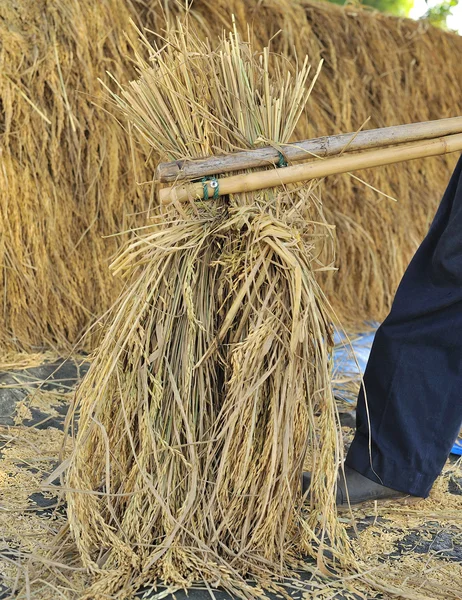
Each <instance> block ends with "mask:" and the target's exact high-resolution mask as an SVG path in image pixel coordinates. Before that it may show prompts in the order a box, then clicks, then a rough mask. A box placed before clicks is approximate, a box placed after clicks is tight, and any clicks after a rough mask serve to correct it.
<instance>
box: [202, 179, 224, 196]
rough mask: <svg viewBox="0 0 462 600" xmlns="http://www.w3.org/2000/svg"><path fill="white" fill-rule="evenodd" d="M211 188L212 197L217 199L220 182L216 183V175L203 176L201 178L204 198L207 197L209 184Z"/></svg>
mask: <svg viewBox="0 0 462 600" xmlns="http://www.w3.org/2000/svg"><path fill="white" fill-rule="evenodd" d="M209 183H210V187H211V188H212V189H213V199H214V200H218V198H219V197H220V184H219V183H218V179H217V178H216V177H203V178H202V187H203V189H204V200H208V199H209V185H208V184H209Z"/></svg>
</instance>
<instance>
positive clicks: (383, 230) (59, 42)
mask: <svg viewBox="0 0 462 600" xmlns="http://www.w3.org/2000/svg"><path fill="white" fill-rule="evenodd" d="M190 4H191V11H190V12H191V18H192V22H193V23H195V25H194V26H195V28H196V31H197V32H198V33H199V34H200V35H201V36H203V37H205V36H209V37H210V38H211V39H216V38H217V36H219V35H220V34H221V32H222V29H223V28H226V27H229V24H230V19H231V14H235V15H236V21H237V27H238V29H239V30H240V31H241V32H244V33H245V32H246V30H247V26H248V25H249V24H250V26H251V27H252V29H253V30H254V44H255V47H260V48H261V47H263V46H264V45H266V44H267V43H268V40H269V39H270V38H271V37H272V36H275V37H274V39H273V41H272V47H273V49H274V50H275V51H277V52H280V53H283V54H285V55H286V56H287V57H288V58H289V60H290V63H291V64H293V62H294V61H295V60H303V58H302V57H304V56H305V55H308V56H309V57H310V61H311V62H312V63H313V64H315V63H317V62H318V60H319V59H320V58H324V61H325V62H324V68H323V71H322V73H321V76H320V78H319V80H318V84H317V86H316V87H315V89H314V91H313V94H312V97H311V100H310V104H309V113H308V117H307V118H305V117H302V118H301V119H300V121H299V123H298V124H297V127H296V129H295V131H294V134H293V136H292V138H305V137H312V136H316V135H324V134H335V133H339V132H347V131H354V130H356V129H358V128H359V127H361V126H362V125H363V124H364V123H365V122H366V120H367V119H368V118H369V117H370V120H369V121H367V123H366V125H365V126H366V127H381V126H385V125H395V124H400V123H407V122H415V121H423V120H428V119H436V118H442V117H449V116H455V115H459V114H460V113H461V101H460V98H461V97H462V94H461V91H462V90H461V82H462V64H461V61H460V60H459V57H460V54H461V51H462V40H461V38H460V37H459V36H456V35H453V34H449V33H444V32H442V31H440V30H438V29H435V28H432V27H428V26H427V25H425V24H424V23H415V22H412V21H410V20H399V19H396V18H391V17H387V16H384V15H381V14H378V13H372V12H369V11H362V10H360V9H358V8H356V7H354V8H352V7H350V8H345V9H344V8H341V7H337V6H334V5H332V4H330V3H327V2H326V3H324V2H320V3H315V2H307V1H306V0H291V1H289V0H265V2H260V1H259V0H248V1H246V2H243V1H242V0H229V1H226V2H224V1H220V0H217V1H216V2H209V1H205V0H194V1H193V2H192V3H190ZM160 5H162V7H164V8H165V10H166V11H167V13H168V15H165V14H164V13H163V12H162V10H161V9H160ZM183 12H184V9H183V8H181V5H180V4H177V3H175V2H173V1H169V2H162V3H157V2H156V1H155V0H152V2H150V3H146V2H142V3H141V2H140V3H131V2H128V0H104V1H102V2H89V1H88V0H85V1H82V2H79V3H77V2H75V1H74V0H62V2H60V3H59V5H57V4H53V3H49V2H45V1H43V0H40V1H37V0H19V1H18V2H16V3H15V5H14V8H13V7H12V5H11V4H10V3H3V4H2V6H1V7H0V16H1V20H0V23H1V25H0V27H1V29H0V38H1V40H2V50H1V54H0V61H1V62H0V64H1V70H0V100H1V102H2V105H3V112H2V114H1V117H0V118H1V119H2V125H1V126H2V144H3V152H2V161H3V162H2V169H1V172H0V228H1V231H2V236H1V237H0V268H1V269H2V276H1V277H0V295H1V297H2V319H0V342H1V344H2V347H3V348H5V347H6V346H16V347H17V346H20V347H22V348H26V349H27V348H30V346H34V345H41V344H44V343H46V344H49V345H50V344H51V345H58V346H64V345H66V344H67V343H75V342H76V341H77V340H78V339H79V337H80V335H81V332H82V331H83V330H84V329H85V328H86V327H87V326H88V325H89V324H90V323H92V322H93V321H94V320H95V318H96V317H98V316H100V315H101V314H102V313H103V312H104V311H105V310H106V309H107V308H108V307H109V306H110V305H111V303H112V302H113V301H114V300H115V298H117V295H118V293H119V291H120V282H119V281H118V280H117V279H114V278H113V277H112V276H111V275H110V272H109V269H108V264H109V262H110V260H109V259H110V257H111V256H112V255H113V253H114V252H115V250H116V249H117V247H118V245H119V244H120V238H106V239H102V236H103V235H108V234H112V233H114V232H115V231H119V230H121V229H124V228H125V227H126V225H127V219H128V218H129V215H133V214H134V213H139V212H140V211H144V210H146V208H148V206H149V202H150V199H149V193H147V188H146V186H139V185H138V186H137V185H136V182H145V181H147V180H149V178H150V177H151V174H152V173H153V170H154V167H155V162H156V157H155V155H152V154H150V150H147V149H146V148H145V147H143V146H141V145H139V144H138V145H136V146H134V147H131V146H130V143H129V141H128V138H127V135H126V134H125V132H124V131H123V130H122V128H121V127H120V126H119V125H118V124H117V123H116V122H115V121H114V119H113V118H112V117H111V116H110V115H109V114H108V113H107V112H105V110H103V109H102V108H101V105H103V104H104V101H103V97H102V94H103V92H102V87H101V85H100V84H99V83H98V81H97V78H98V77H102V78H105V71H106V70H110V71H111V72H112V73H113V74H114V75H115V76H116V77H117V78H118V79H119V80H121V81H128V80H129V79H130V78H131V77H132V76H133V67H132V63H131V61H130V60H126V55H127V54H130V49H129V46H130V45H129V44H128V42H127V38H126V36H125V34H124V30H127V31H128V32H129V33H130V30H131V28H130V26H129V18H130V17H131V18H133V19H135V21H136V22H140V21H141V22H142V23H143V25H145V26H147V27H148V28H150V29H151V30H154V31H160V30H161V29H162V28H163V26H164V23H165V20H166V18H167V16H169V17H171V18H174V17H176V16H178V15H179V14H181V13H183ZM278 32H279V33H278ZM276 34H277V35H276ZM130 35H131V34H130ZM135 43H136V42H135ZM104 107H105V108H106V109H107V108H108V106H107V105H104ZM109 110H110V109H109ZM146 161H147V163H146ZM453 164H454V159H453V158H452V157H448V158H432V159H426V160H424V161H417V162H413V163H408V164H405V165H403V164H401V165H396V166H391V167H387V168H383V169H375V170H374V171H373V172H366V173H363V174H361V173H359V174H356V175H357V176H359V177H360V178H361V179H363V180H365V181H366V182H367V183H368V184H369V185H370V186H372V187H367V186H365V185H364V184H363V183H361V181H359V180H358V179H357V178H356V177H353V176H348V175H342V176H338V177H332V178H329V179H328V180H327V181H326V182H325V184H323V188H322V200H323V203H324V209H325V215H326V218H327V219H328V221H329V222H330V223H332V224H334V225H335V226H336V227H337V240H338V253H337V263H336V266H338V268H339V272H338V273H335V274H329V275H328V276H327V281H324V282H323V286H324V289H325V290H326V291H327V293H328V295H329V298H330V300H331V301H332V302H333V304H334V306H335V308H336V309H337V311H338V312H339V314H340V315H341V316H343V317H344V318H346V317H348V318H349V319H356V320H357V319H380V318H382V317H383V316H384V315H385V314H386V311H387V310H388V308H389V305H390V302H391V298H392V296H393V293H394V291H395V288H396V285H397V282H398V280H399V278H400V277H401V275H402V272H403V270H404V267H405V265H406V264H407V262H408V260H409V258H410V257H411V255H412V253H413V252H414V250H415V249H416V247H417V244H418V243H419V241H420V240H421V239H422V237H423V235H424V233H425V231H426V229H427V227H428V224H429V222H430V220H431V218H432V215H433V214H434V211H435V207H436V205H437V202H438V201H439V199H440V197H441V194H442V192H443V190H444V187H445V185H446V182H447V180H448V178H449V175H450V172H451V169H452V166H453ZM372 188H378V189H380V190H381V191H382V192H384V193H385V194H388V195H389V196H392V197H393V198H396V199H397V200H398V203H395V202H393V201H392V200H390V199H389V198H387V197H386V196H384V195H380V194H379V193H378V192H376V191H375V190H374V189H372ZM143 219H144V217H143V215H139V216H138V219H137V220H136V222H137V223H138V224H140V225H142V224H143ZM132 222H134V221H133V220H131V221H130V223H132ZM86 344H87V346H91V341H90V340H87V342H86Z"/></svg>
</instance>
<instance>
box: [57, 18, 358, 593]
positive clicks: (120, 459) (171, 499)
mask: <svg viewBox="0 0 462 600" xmlns="http://www.w3.org/2000/svg"><path fill="white" fill-rule="evenodd" d="M146 43H147V42H146ZM148 50H149V53H150V56H151V58H150V60H149V61H144V60H142V59H139V65H138V67H139V79H138V80H137V81H133V82H131V84H130V85H129V86H128V87H127V88H125V89H123V91H122V92H121V96H115V95H114V96H113V98H114V101H115V102H116V103H117V104H118V106H119V107H120V109H121V110H122V111H123V113H124V114H125V116H127V117H128V118H129V119H130V121H131V122H132V124H133V125H134V127H135V128H136V130H137V131H138V132H139V134H141V136H142V137H143V138H144V139H145V140H147V141H148V142H149V143H150V144H151V146H152V148H153V150H154V151H155V152H157V153H159V154H160V155H161V157H162V158H163V159H165V160H174V159H181V158H185V157H186V158H197V157H201V156H207V155H209V154H210V153H212V152H213V151H215V150H220V151H221V152H230V151H233V150H235V149H246V148H252V147H255V146H256V145H258V144H264V143H268V142H270V143H273V144H275V145H277V144H283V143H286V142H288V141H289V140H290V139H291V136H292V133H293V131H294V128H295V125H296V123H297V121H298V119H299V117H300V115H301V113H302V112H303V111H304V110H305V105H306V102H307V99H308V96H309V91H310V89H311V87H310V86H312V85H313V84H314V80H315V77H313V78H312V79H311V81H310V86H308V85H307V82H308V80H309V78H310V68H309V66H308V63H307V61H306V60H305V62H304V63H303V64H301V65H300V68H299V70H298V71H296V72H291V71H288V70H287V69H288V65H287V62H286V61H283V60H282V59H280V58H279V57H277V56H273V55H271V54H270V51H269V49H268V48H266V49H265V50H264V51H263V52H262V53H261V54H254V53H253V52H252V48H251V46H250V44H249V43H244V42H242V41H241V40H240V39H239V37H238V35H237V33H236V32H234V33H232V34H230V35H229V36H228V37H225V38H224V39H222V40H221V42H220V43H219V44H218V46H217V47H216V48H213V47H211V45H210V44H209V43H204V42H201V41H199V39H198V38H197V37H196V36H195V35H194V34H193V33H192V32H191V31H190V30H189V29H188V28H187V27H186V28H184V27H183V26H181V25H178V29H177V30H175V31H170V32H168V34H167V35H166V37H165V38H163V39H162V40H161V41H160V47H159V48H157V47H150V46H149V48H148ZM270 63H272V64H271V72H272V73H273V74H274V75H273V76H272V77H270V74H269V72H270V70H269V69H270ZM307 87H308V89H307ZM332 247H333V239H332V228H331V227H330V226H329V225H328V224H327V223H326V222H325V220H324V218H323V214H322V208H321V204H320V202H319V199H318V198H317V196H316V185H315V184H314V183H313V184H311V185H310V187H306V188H300V189H294V190H291V191H290V193H289V192H287V190H285V189H284V188H281V187H279V188H273V189H268V190H265V191H262V192H258V193H243V194H236V195H232V196H229V197H226V198H225V199H223V198H221V199H219V200H217V201H214V200H210V201H209V202H207V203H205V202H197V203H187V204H184V205H170V206H168V207H161V208H160V209H159V215H158V216H157V218H156V219H155V220H154V221H153V224H152V226H151V227H150V228H144V229H142V230H140V231H138V232H135V237H134V239H133V241H132V242H131V243H130V244H129V245H127V246H126V247H125V249H124V250H123V251H122V252H121V253H120V255H119V256H118V258H117V259H116V261H115V262H114V264H113V270H114V273H116V274H118V275H119V276H121V277H124V278H126V279H127V280H128V282H129V285H128V286H127V288H126V291H125V293H124V294H123V295H122V296H121V297H120V299H119V301H118V303H117V305H116V306H115V308H114V310H113V313H112V315H111V316H110V318H109V320H108V323H107V325H106V333H105V335H104V337H103V339H102V342H101V344H100V346H99V349H98V351H97V352H96V355H95V358H94V361H93V363H92V366H91V369H90V371H89V373H88V375H87V377H86V378H85V380H84V382H83V383H82V385H81V387H80V388H79V390H78V394H77V405H78V406H79V408H80V424H79V431H78V435H77V439H76V441H75V449H74V452H73V455H72V457H71V460H70V467H69V470H68V473H67V482H66V483H67V487H68V489H69V490H70V491H68V493H67V502H68V511H69V522H70V527H71V531H72V533H73V536H74V538H75V540H76V543H77V546H78V549H79V551H80V554H81V557H82V559H83V561H84V564H85V565H86V566H88V567H89V568H90V569H92V570H93V571H94V572H95V582H94V584H93V586H92V587H91V588H90V589H89V590H88V593H87V595H86V596H85V598H88V599H89V598H92V599H94V598H103V597H107V596H110V597H112V598H126V597H131V596H130V594H131V593H133V591H134V590H136V589H138V588H140V587H141V586H143V585H146V584H150V583H154V582H156V581H159V580H161V581H164V582H166V583H168V584H170V585H173V586H178V587H185V586H189V585H191V583H193V582H194V581H200V580H205V581H208V582H213V583H214V584H218V585H221V586H223V587H224V588H226V589H227V590H228V591H230V592H231V593H234V594H237V595H239V596H240V597H252V596H256V595H260V594H261V593H262V589H263V588H264V587H273V588H274V587H277V586H276V583H274V581H273V582H271V576H274V577H280V576H283V575H285V576H290V574H291V573H292V574H293V572H294V570H295V569H297V568H304V569H309V568H314V567H308V566H307V564H306V563H304V562H303V560H302V557H303V556H304V555H306V554H309V555H312V556H317V557H318V565H319V566H320V567H321V568H322V569H324V568H325V567H323V562H324V549H325V547H326V545H329V550H330V552H329V556H330V557H331V558H330V559H329V560H330V564H331V566H333V567H335V565H338V564H340V563H343V564H345V563H348V562H349V561H350V560H351V554H350V551H349V546H348V543H347V541H346V535H345V532H344V529H343V526H342V525H341V524H339V522H338V521H337V518H336V511H335V504H334V498H335V493H334V488H335V482H336V477H337V467H338V464H339V463H340V461H341V446H340V443H339V436H338V432H337V415H336V408H335V402H334V399H333V396H332V392H331V388H330V368H331V365H330V360H331V347H332V335H331V334H332V326H331V322H332V316H331V315H330V313H329V310H328V307H327V306H326V302H325V300H324V296H323V294H322V291H321V289H320V287H319V285H318V283H317V281H316V271H318V270H325V269H329V268H330V265H331V263H332V261H333V256H332V254H333V253H332ZM304 461H308V463H309V465H310V468H311V469H312V471H313V474H314V476H313V485H312V488H311V491H310V496H309V498H307V499H305V501H304V499H303V498H302V494H301V474H302V470H303V464H304ZM312 564H314V563H312ZM246 576H251V577H252V578H253V579H254V580H255V581H256V587H252V586H250V585H249V584H248V583H247V582H246V580H245V577H246ZM105 594H106V595H105Z"/></svg>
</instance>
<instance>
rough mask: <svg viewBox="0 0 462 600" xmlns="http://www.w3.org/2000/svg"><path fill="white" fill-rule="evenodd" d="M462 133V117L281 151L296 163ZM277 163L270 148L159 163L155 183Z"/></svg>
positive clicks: (294, 145) (276, 154) (336, 137)
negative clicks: (344, 151) (341, 153)
mask: <svg viewBox="0 0 462 600" xmlns="http://www.w3.org/2000/svg"><path fill="white" fill-rule="evenodd" d="M461 132H462V117H453V118H450V119H439V120H437V121H425V122H422V123H410V124H407V125H397V126H394V127H382V128H381V129H371V130H368V131H360V132H353V133H344V134H341V135H334V136H328V137H320V138H315V139H312V140H303V141H300V142H293V143H291V144H284V145H283V146H282V147H281V150H282V153H283V155H284V158H285V159H286V160H287V161H288V162H296V161H300V160H307V159H309V158H313V157H318V158H325V157H328V156H333V155H335V154H339V153H340V152H342V150H347V151H349V152H351V151H354V150H356V151H357V150H366V149H368V148H378V147H382V146H390V145H392V144H402V143H406V142H414V141H419V140H429V139H433V138H437V137H442V136H446V135H450V134H454V133H461ZM279 159H280V154H279V152H278V150H277V149H276V148H274V147H271V146H270V147H265V148H255V149H253V150H246V151H243V152H233V153H231V154H225V155H222V156H211V157H208V158H204V159H196V160H177V161H173V162H169V163H160V164H159V166H158V167H157V170H156V181H159V182H160V183H168V182H173V181H175V182H179V181H184V180H189V181H191V180H193V179H201V178H202V177H205V176H208V175H217V174H218V173H220V174H221V175H222V174H224V173H230V172H231V171H242V170H245V169H255V168H262V167H268V166H271V165H275V164H277V163H278V161H279Z"/></svg>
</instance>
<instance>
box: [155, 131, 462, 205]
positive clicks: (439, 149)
mask: <svg viewBox="0 0 462 600" xmlns="http://www.w3.org/2000/svg"><path fill="white" fill-rule="evenodd" d="M458 150H462V133H459V134H457V135H451V136H446V137H442V138H438V139H435V140H429V141H420V142H413V143H411V144H401V145H400V146H392V147H389V148H380V149H378V150H366V151H364V152H358V153H356V154H344V155H343V156H335V157H333V158H326V159H324V160H323V159H320V160H315V161H311V162H308V163H303V164H300V165H294V166H292V167H285V168H281V169H277V168H273V169H267V170H265V171H256V172H254V173H245V174H243V175H233V176H231V177H223V178H221V179H216V180H215V182H218V195H219V196H224V195H227V194H236V193H239V192H254V191H256V190H262V189H265V188H271V187H278V186H281V185H286V184H290V183H300V182H302V181H309V180H310V179H317V178H320V177H326V176H328V175H337V174H340V173H348V172H350V171H358V170H360V169H370V168H372V167H380V166H383V165H391V164H394V163H398V162H402V161H405V160H414V159H416V158H426V157H429V156H438V155H441V154H448V153H450V152H457V151H458ZM211 183H213V182H208V183H189V184H182V185H180V186H177V187H175V186H174V187H170V188H164V189H162V190H160V192H159V200H160V202H161V203H162V204H169V203H170V202H174V201H180V202H185V201H187V200H196V199H201V198H204V188H205V187H206V186H207V191H208V197H209V198H212V196H213V195H214V192H215V193H217V188H216V187H213V185H211Z"/></svg>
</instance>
